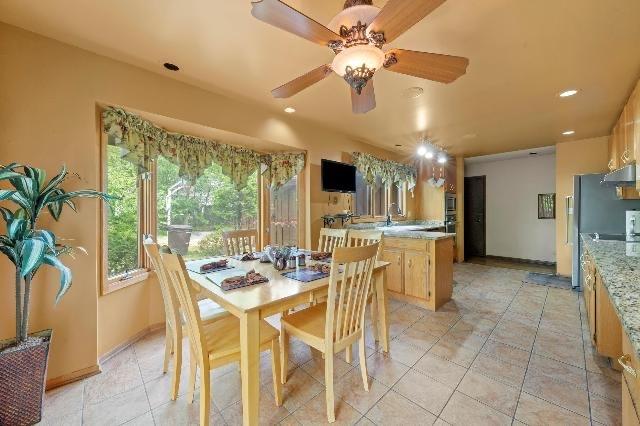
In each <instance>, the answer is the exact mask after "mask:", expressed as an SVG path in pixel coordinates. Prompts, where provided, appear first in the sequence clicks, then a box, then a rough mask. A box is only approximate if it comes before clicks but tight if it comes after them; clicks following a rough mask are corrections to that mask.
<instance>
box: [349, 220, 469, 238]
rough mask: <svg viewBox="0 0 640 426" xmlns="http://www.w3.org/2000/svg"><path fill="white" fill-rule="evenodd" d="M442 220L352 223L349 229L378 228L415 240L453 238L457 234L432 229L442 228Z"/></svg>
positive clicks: (387, 232) (398, 236) (387, 234)
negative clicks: (388, 224)
mask: <svg viewBox="0 0 640 426" xmlns="http://www.w3.org/2000/svg"><path fill="white" fill-rule="evenodd" d="M443 226H444V222H443V221H442V220H404V221H398V222H393V223H392V224H391V226H386V223H385V222H365V223H352V224H350V225H346V226H345V227H346V228H348V229H377V230H379V231H382V233H383V234H384V235H385V236H386V237H389V238H411V239H415V240H442V239H445V238H453V237H455V235H456V234H448V233H445V232H433V231H430V229H437V228H442V227H443Z"/></svg>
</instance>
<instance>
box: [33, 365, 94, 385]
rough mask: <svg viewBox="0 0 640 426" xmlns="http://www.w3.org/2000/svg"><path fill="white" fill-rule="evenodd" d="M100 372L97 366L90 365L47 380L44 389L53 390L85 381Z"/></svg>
mask: <svg viewBox="0 0 640 426" xmlns="http://www.w3.org/2000/svg"><path fill="white" fill-rule="evenodd" d="M100 372H101V370H100V366H99V365H97V364H96V365H92V366H91V367H87V368H83V369H81V370H77V371H74V372H72V373H68V374H63V375H62V376H58V377H54V378H52V379H49V380H47V383H46V386H45V388H46V389H47V390H51V389H55V388H58V387H60V386H64V385H67V384H69V383H73V382H77V381H78V380H82V379H86V378H87V377H91V376H95V375H96V374H99V373H100Z"/></svg>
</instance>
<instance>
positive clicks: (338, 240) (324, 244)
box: [318, 228, 347, 253]
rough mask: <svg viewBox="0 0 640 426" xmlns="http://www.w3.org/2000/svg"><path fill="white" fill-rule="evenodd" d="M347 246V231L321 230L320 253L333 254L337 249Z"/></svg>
mask: <svg viewBox="0 0 640 426" xmlns="http://www.w3.org/2000/svg"><path fill="white" fill-rule="evenodd" d="M346 245H347V230H346V229H332V228H321V229H320V241H318V251H320V252H326V253H331V252H333V249H334V248H336V247H344V246H346Z"/></svg>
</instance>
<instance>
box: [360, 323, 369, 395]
mask: <svg viewBox="0 0 640 426" xmlns="http://www.w3.org/2000/svg"><path fill="white" fill-rule="evenodd" d="M358 356H359V357H360V373H361V374H362V384H363V385H364V390H366V391H367V392H369V374H367V355H366V352H365V347H364V335H363V336H360V339H359V340H358Z"/></svg>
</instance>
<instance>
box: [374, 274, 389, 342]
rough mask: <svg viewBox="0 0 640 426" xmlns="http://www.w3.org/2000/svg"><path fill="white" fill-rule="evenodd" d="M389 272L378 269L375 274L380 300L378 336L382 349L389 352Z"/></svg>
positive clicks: (377, 296)
mask: <svg viewBox="0 0 640 426" xmlns="http://www.w3.org/2000/svg"><path fill="white" fill-rule="evenodd" d="M386 277H387V272H386V271H384V270H383V271H378V272H376V274H375V277H374V279H375V286H376V294H375V296H376V299H377V300H378V304H377V305H378V306H377V308H378V337H379V339H380V344H381V345H382V350H383V351H384V352H387V353H388V352H389V316H388V313H389V307H388V305H387V280H386Z"/></svg>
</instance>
